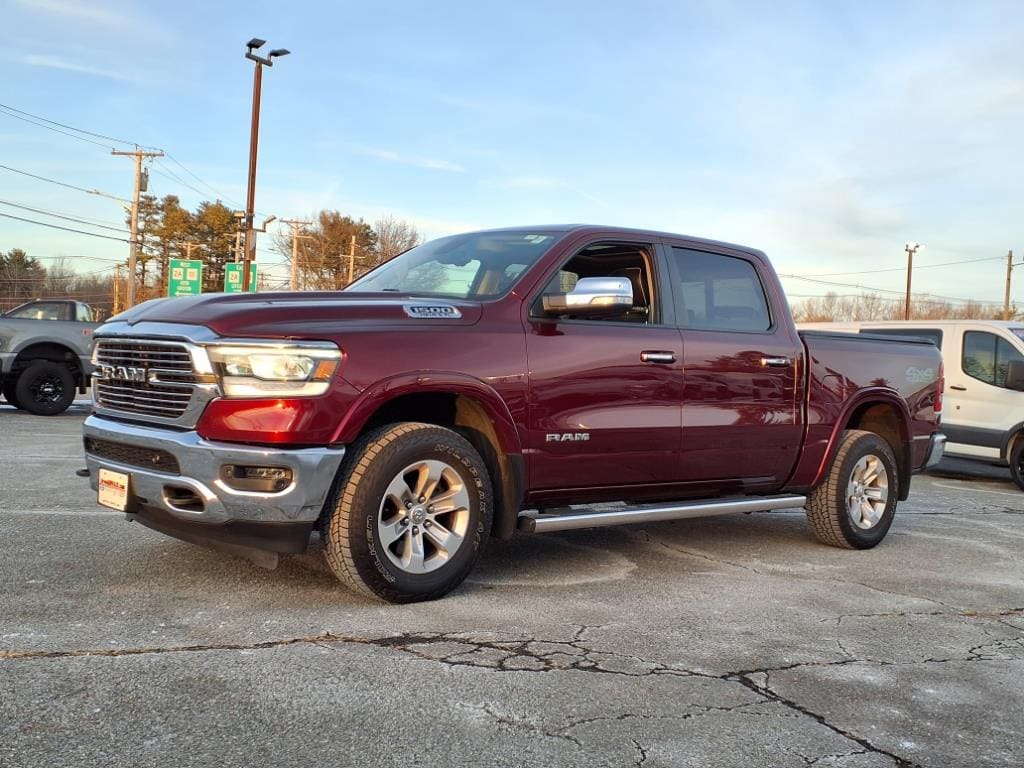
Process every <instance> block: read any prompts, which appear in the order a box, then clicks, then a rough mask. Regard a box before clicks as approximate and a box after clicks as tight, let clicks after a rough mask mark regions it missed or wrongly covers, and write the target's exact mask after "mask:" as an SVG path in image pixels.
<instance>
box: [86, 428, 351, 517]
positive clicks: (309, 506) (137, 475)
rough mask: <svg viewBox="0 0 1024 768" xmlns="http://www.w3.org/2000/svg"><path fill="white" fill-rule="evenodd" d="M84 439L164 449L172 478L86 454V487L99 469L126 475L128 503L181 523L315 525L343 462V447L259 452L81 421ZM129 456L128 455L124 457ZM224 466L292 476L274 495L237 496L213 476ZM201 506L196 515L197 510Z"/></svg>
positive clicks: (196, 438) (121, 447)
mask: <svg viewBox="0 0 1024 768" xmlns="http://www.w3.org/2000/svg"><path fill="white" fill-rule="evenodd" d="M84 436H85V438H94V439H95V440H104V441H108V442H112V443H116V444H117V445H118V448H119V450H122V451H123V450H124V449H126V448H127V449H130V448H131V447H136V448H138V449H140V452H145V451H147V450H157V451H165V452H167V453H169V454H171V455H172V456H173V457H174V458H175V459H176V460H177V463H178V466H179V472H178V473H173V472H168V471H160V470H156V469H149V468H144V467H140V466H137V465H136V464H133V463H129V461H130V460H126V459H122V460H121V461H118V460H114V459H112V458H108V457H104V456H98V455H94V454H92V453H89V452H88V451H86V454H85V460H86V465H87V466H88V468H89V483H90V485H91V486H92V488H93V490H96V487H97V484H98V475H99V470H100V469H111V470H114V471H117V472H123V473H125V474H127V475H130V476H131V483H130V486H129V487H130V493H131V496H132V497H133V499H132V500H133V501H134V503H135V504H137V505H139V506H141V507H148V508H151V509H156V510H160V511H162V512H166V513H167V514H168V516H169V517H171V518H176V519H178V520H181V521H183V522H189V523H200V524H203V523H209V524H214V525H218V524H221V525H222V524H225V523H310V524H312V522H313V521H315V520H316V519H317V517H319V515H320V511H321V509H322V508H323V505H324V501H325V500H326V498H327V494H328V491H329V490H330V488H331V484H332V483H333V482H334V478H335V476H336V475H337V473H338V467H339V466H340V465H341V460H342V458H343V457H344V456H345V449H344V448H297V449H289V448H267V447H249V446H243V445H235V444H233V443H214V442H209V441H206V440H203V439H202V438H201V437H199V435H198V434H197V433H196V432H194V431H188V432H177V431H174V430H170V429H155V428H152V427H142V426H136V425H132V424H125V423H122V422H115V421H110V420H109V419H103V418H99V417H97V416H89V418H87V419H86V420H85V426H84ZM127 455H128V456H131V454H130V453H127ZM225 464H235V465H238V464H242V465H258V466H274V467H283V468H287V469H290V470H291V471H292V482H291V484H290V485H289V486H288V487H287V488H285V489H283V490H281V491H279V492H275V493H258V492H252V491H239V490H236V489H234V488H231V487H230V486H228V485H226V484H225V483H224V481H223V480H222V479H221V477H220V472H221V467H222V466H224V465H225ZM189 493H191V494H192V495H193V496H194V498H195V499H198V502H199V503H196V502H193V503H192V504H191V505H190V508H183V507H182V506H181V502H180V499H181V498H182V497H183V496H188V495H189ZM197 507H201V509H199V508H197Z"/></svg>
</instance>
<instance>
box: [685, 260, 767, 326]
mask: <svg viewBox="0 0 1024 768" xmlns="http://www.w3.org/2000/svg"><path fill="white" fill-rule="evenodd" d="M672 255H673V258H674V259H675V262H676V265H677V266H678V272H679V280H680V282H679V284H677V286H676V290H675V299H676V316H677V317H678V318H679V324H680V325H681V326H682V327H684V328H694V329H700V330H709V331H767V330H768V329H769V328H770V327H771V324H772V321H771V315H770V313H769V312H768V302H767V300H766V299H765V294H764V286H762V285H761V280H760V278H759V277H758V276H757V271H756V270H755V269H754V265H753V264H751V263H750V262H749V261H746V260H745V259H738V258H734V257H732V256H723V255H722V254H718V253H705V252H704V251H691V250H688V249H686V248H673V249H672Z"/></svg>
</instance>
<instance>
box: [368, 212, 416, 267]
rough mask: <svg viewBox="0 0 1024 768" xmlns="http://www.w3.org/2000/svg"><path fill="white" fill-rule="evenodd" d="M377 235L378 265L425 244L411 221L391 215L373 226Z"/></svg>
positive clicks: (378, 220)
mask: <svg viewBox="0 0 1024 768" xmlns="http://www.w3.org/2000/svg"><path fill="white" fill-rule="evenodd" d="M373 231H374V232H376V233H377V263H378V264H381V263H383V262H385V261H388V260H389V259H393V258H394V257H395V256H397V255H398V254H400V253H402V252H403V251H407V250H409V249H410V248H412V247H414V246H417V245H419V244H420V243H422V242H423V235H422V234H420V231H419V230H418V229H416V225H415V224H413V223H412V222H411V221H407V220H405V219H399V218H396V217H394V216H392V215H391V214H388V215H387V216H381V217H380V218H379V219H377V221H375V222H374V224H373Z"/></svg>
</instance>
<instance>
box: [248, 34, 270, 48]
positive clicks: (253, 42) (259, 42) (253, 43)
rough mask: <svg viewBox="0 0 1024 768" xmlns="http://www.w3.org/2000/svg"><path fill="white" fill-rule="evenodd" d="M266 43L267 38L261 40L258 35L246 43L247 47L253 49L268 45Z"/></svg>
mask: <svg viewBox="0 0 1024 768" xmlns="http://www.w3.org/2000/svg"><path fill="white" fill-rule="evenodd" d="M266 43H267V41H266V40H260V39H259V38H258V37H254V38H253V39H252V40H250V41H249V42H248V43H246V44H245V47H246V48H248V49H249V50H250V51H251V50H252V49H253V48H262V47H263V46H264V45H266Z"/></svg>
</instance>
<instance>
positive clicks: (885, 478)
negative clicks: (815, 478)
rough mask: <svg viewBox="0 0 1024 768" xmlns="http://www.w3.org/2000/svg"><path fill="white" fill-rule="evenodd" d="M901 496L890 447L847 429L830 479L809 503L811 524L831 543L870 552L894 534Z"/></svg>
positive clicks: (825, 481)
mask: <svg viewBox="0 0 1024 768" xmlns="http://www.w3.org/2000/svg"><path fill="white" fill-rule="evenodd" d="M898 491H899V477H898V475H897V470H896V458H895V457H894V456H893V452H892V448H890V447H889V444H888V443H887V442H886V441H885V440H883V439H882V438H881V437H879V436H878V435H876V434H875V433H874V432H865V431H863V430H858V429H851V430H847V431H846V432H844V433H843V437H842V441H841V442H840V444H839V450H838V451H837V452H836V455H835V458H834V459H833V461H832V467H831V469H830V470H829V473H828V475H827V476H826V478H825V479H824V481H822V483H821V484H820V485H818V487H817V488H815V489H814V490H813V491H812V492H811V495H810V497H809V498H808V500H807V506H806V511H807V519H808V521H809V522H810V524H811V528H812V529H814V535H815V536H817V537H818V539H819V540H820V541H823V542H824V543H826V544H831V545H832V546H833V547H843V548H845V549H870V548H871V547H874V546H876V545H877V544H878V543H880V542H881V541H882V539H884V538H885V534H886V533H888V532H889V526H891V525H892V519H893V516H894V515H895V513H896V497H897V496H898Z"/></svg>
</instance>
